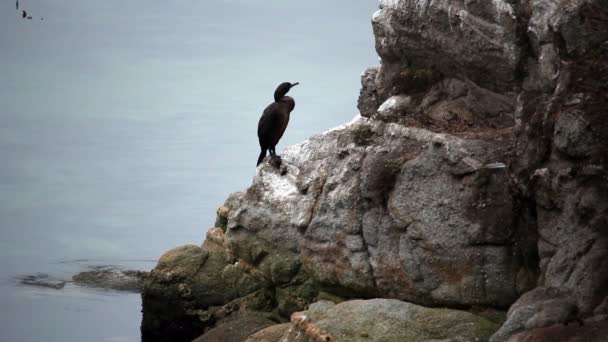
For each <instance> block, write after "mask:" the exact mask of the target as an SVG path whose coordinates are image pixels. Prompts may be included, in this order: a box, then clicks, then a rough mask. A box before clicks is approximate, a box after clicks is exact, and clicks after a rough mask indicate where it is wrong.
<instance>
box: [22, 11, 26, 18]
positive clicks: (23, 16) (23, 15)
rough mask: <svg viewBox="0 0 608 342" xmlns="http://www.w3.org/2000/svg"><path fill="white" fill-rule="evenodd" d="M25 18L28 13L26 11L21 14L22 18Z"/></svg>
mask: <svg viewBox="0 0 608 342" xmlns="http://www.w3.org/2000/svg"><path fill="white" fill-rule="evenodd" d="M25 17H27V12H26V11H23V12H21V18H24V19H25Z"/></svg>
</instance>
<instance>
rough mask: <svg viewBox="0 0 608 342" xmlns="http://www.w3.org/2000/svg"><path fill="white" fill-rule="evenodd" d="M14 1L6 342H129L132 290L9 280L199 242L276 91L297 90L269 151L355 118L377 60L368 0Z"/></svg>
mask: <svg viewBox="0 0 608 342" xmlns="http://www.w3.org/2000/svg"><path fill="white" fill-rule="evenodd" d="M19 5H20V9H19V12H18V11H17V10H16V8H15V2H14V1H12V0H10V1H2V2H1V3H0V342H13V341H15V342H28V341H48V342H53V341H58V342H59V341H61V342H71V341H89V342H91V341H92V342H95V341H108V342H123V341H138V340H139V339H140V335H139V324H140V320H141V300H140V297H139V295H137V294H127V293H120V292H114V291H104V290H94V289H88V288H81V287H78V286H75V285H73V284H71V283H68V284H67V286H66V287H65V288H63V289H62V290H54V289H47V288H39V287H31V286H25V285H21V284H19V281H18V277H20V276H23V275H29V274H36V273H46V274H49V275H50V276H51V277H54V278H57V279H65V280H69V279H71V277H72V275H74V274H75V273H77V272H79V271H83V270H87V269H88V268H89V267H91V266H95V265H115V266H119V267H123V268H126V269H141V270H149V269H151V268H152V267H154V264H155V261H156V260H157V259H158V258H159V256H160V255H161V254H162V253H163V252H165V251H167V250H169V249H170V248H172V247H175V246H178V245H183V244H192V243H193V244H200V243H201V242H202V241H203V239H204V235H205V232H206V230H207V229H208V228H209V227H211V226H212V225H213V222H214V218H215V211H216V209H217V207H219V206H220V205H222V203H223V201H224V200H225V198H226V197H227V196H228V194H229V193H231V192H233V191H239V190H243V189H245V188H246V187H247V186H248V185H249V184H250V183H251V179H252V177H253V175H254V174H255V162H256V159H257V156H258V153H259V150H258V142H257V136H256V128H257V121H258V119H259V116H260V114H261V112H262V110H263V109H264V107H265V106H266V105H267V104H269V103H270V102H271V101H272V94H273V92H274V89H275V87H276V86H277V85H278V84H279V83H280V82H282V81H291V82H295V81H299V82H300V84H301V85H300V86H298V87H296V88H294V89H293V90H292V92H291V93H290V95H291V96H293V97H294V98H295V100H296V108H295V111H294V112H293V113H292V117H291V121H290V124H289V127H288V128H287V132H286V134H285V136H284V137H283V139H282V141H281V142H280V144H279V146H278V147H277V152H278V153H279V154H280V151H281V150H282V149H283V148H285V147H286V146H288V145H292V144H295V143H298V142H301V141H303V140H304V139H306V138H307V137H308V136H310V135H313V134H316V133H320V132H322V131H324V130H326V129H328V128H331V127H333V126H336V125H339V124H341V123H344V122H347V121H349V120H350V119H351V118H352V117H353V116H354V115H355V114H356V113H357V109H356V100H357V96H358V93H359V87H360V85H359V82H360V75H361V73H362V72H363V70H364V69H365V68H366V67H367V66H370V65H375V64H377V56H376V53H375V51H374V39H373V34H372V28H371V16H372V14H373V12H374V11H375V10H376V8H377V1H376V0H357V1H353V0H333V1H322V0H307V1H284V0H206V1H200V0H199V1H194V0H174V1H160V0H146V1H144V0H130V1H124V0H104V1H92V0H53V1H43V0H21V1H20V3H19ZM21 10H26V11H27V14H28V15H30V16H31V17H32V19H31V20H28V19H22V18H21Z"/></svg>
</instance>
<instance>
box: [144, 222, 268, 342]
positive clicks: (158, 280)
mask: <svg viewBox="0 0 608 342" xmlns="http://www.w3.org/2000/svg"><path fill="white" fill-rule="evenodd" d="M218 230H219V231H216V232H214V231H210V233H209V234H208V237H207V239H206V240H205V242H204V243H203V246H202V247H199V246H194V245H190V246H183V247H178V248H175V249H173V250H171V251H169V252H167V253H165V255H163V256H162V257H161V258H160V260H159V262H158V265H157V266H156V268H155V269H154V270H152V272H150V275H149V276H148V277H146V279H145V281H144V287H143V292H142V302H143V307H144V310H143V320H142V327H141V330H142V338H143V339H144V340H145V341H166V340H175V341H181V340H192V339H194V338H195V337H197V336H200V335H201V334H202V333H204V332H205V331H206V330H208V329H210V328H212V327H213V326H214V325H215V324H216V323H217V322H219V321H221V320H223V319H225V318H227V317H230V316H231V315H232V314H233V313H234V312H239V311H241V310H251V311H257V310H264V309H267V310H268V311H270V310H271V303H272V295H271V294H269V293H267V291H265V290H264V289H263V286H262V282H261V281H260V280H258V279H256V278H255V277H253V276H251V275H250V274H249V273H248V272H247V270H246V269H245V268H243V267H241V266H239V265H238V264H232V263H229V259H228V255H227V254H226V251H225V249H224V247H223V246H222V245H220V244H219V243H218V241H220V240H218V239H217V238H213V236H214V233H216V234H219V232H221V229H218ZM167 303H171V304H170V305H169V306H167ZM247 336H248V335H247Z"/></svg>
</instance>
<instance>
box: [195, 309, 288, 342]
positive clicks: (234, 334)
mask: <svg viewBox="0 0 608 342" xmlns="http://www.w3.org/2000/svg"><path fill="white" fill-rule="evenodd" d="M275 324H276V322H275V321H272V320H270V319H268V318H267V317H264V315H261V314H255V313H248V314H246V315H243V316H239V317H237V318H233V319H230V320H228V321H225V322H223V323H221V324H219V325H217V326H216V327H215V328H213V329H211V330H209V331H208V332H206V333H205V334H204V335H202V336H200V337H199V338H197V339H195V340H194V341H193V342H218V341H226V342H230V341H234V342H237V341H245V339H247V338H248V337H249V335H252V334H254V333H256V332H258V331H259V330H262V329H264V328H266V327H269V326H272V325H275ZM248 340H249V339H248ZM267 341H270V340H267Z"/></svg>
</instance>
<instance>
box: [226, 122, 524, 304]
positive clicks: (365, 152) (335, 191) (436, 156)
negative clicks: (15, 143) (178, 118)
mask: <svg viewBox="0 0 608 342" xmlns="http://www.w3.org/2000/svg"><path fill="white" fill-rule="evenodd" d="M436 143H440V144H441V145H440V146H438V147H437V146H436ZM318 146H325V147H327V146H330V147H331V146H335V151H336V152H334V153H331V151H329V150H327V149H324V148H319V147H318ZM506 147H507V145H500V146H499V145H493V144H491V143H487V142H483V141H467V140H462V139H459V138H456V137H453V136H449V135H443V134H435V133H432V132H429V131H426V130H422V129H414V128H407V127H403V126H401V125H397V124H384V123H381V122H369V123H368V122H365V121H358V122H355V123H352V124H351V125H348V126H345V127H342V128H340V129H338V130H333V131H331V132H329V133H327V134H324V135H320V136H317V137H314V138H312V139H311V140H309V141H307V142H305V143H304V144H301V145H298V146H295V147H291V148H289V149H288V150H286V151H285V153H284V154H283V159H284V163H286V165H287V169H288V170H289V171H288V173H287V174H286V175H281V174H279V173H277V172H276V171H275V170H274V169H272V168H270V167H267V166H264V167H262V168H261V169H260V172H259V173H258V174H257V175H256V177H255V178H254V184H253V185H252V186H251V187H250V188H249V189H248V190H247V192H245V193H239V194H235V195H233V197H232V199H231V200H230V201H229V202H230V203H231V205H232V206H233V208H232V209H231V214H230V216H229V220H228V230H227V232H226V241H227V245H228V246H229V248H230V250H231V251H232V253H233V254H234V256H235V257H237V258H239V259H242V260H244V261H246V262H248V263H250V264H252V265H254V266H255V267H256V268H257V269H258V270H260V271H261V272H263V273H265V274H266V277H267V278H270V279H274V280H275V284H281V283H285V282H288V279H289V278H290V276H289V274H290V273H294V271H290V272H287V273H284V274H285V275H286V276H287V277H286V278H285V279H282V280H278V277H276V276H275V275H273V274H272V272H273V269H274V268H273V267H274V266H273V265H277V264H278V263H279V262H280V263H287V264H289V263H291V264H293V265H294V267H296V265H299V263H300V260H301V265H302V266H303V267H304V271H305V273H306V274H307V275H309V276H310V277H312V279H313V280H314V281H315V282H317V283H319V284H320V285H321V287H323V288H326V289H330V290H331V291H330V292H333V293H335V294H337V295H339V296H343V297H352V296H364V297H367V296H376V295H379V294H381V293H382V294H383V296H386V297H393V298H398V299H402V300H408V301H413V302H417V303H423V304H433V305H475V304H480V305H493V306H507V305H509V304H510V303H511V302H512V301H514V300H515V298H517V295H518V290H517V286H516V285H517V284H516V283H515V279H516V275H517V274H518V272H520V270H521V269H522V268H523V267H524V266H523V265H522V264H518V263H517V262H516V261H515V260H516V259H513V257H512V256H513V255H514V254H515V255H517V254H518V253H519V252H518V250H517V249H515V248H513V247H512V245H511V240H510V236H511V235H512V234H513V231H514V229H515V223H514V221H513V220H512V219H511V213H512V210H513V199H512V198H511V197H510V196H509V194H508V193H509V192H508V189H507V187H506V186H507V179H508V174H507V173H506V172H504V171H501V170H502V169H496V170H494V169H487V170H485V169H484V171H483V172H478V171H479V170H480V169H481V167H482V165H484V164H487V163H489V162H491V161H495V160H497V159H499V160H502V159H504V158H502V157H500V156H503V154H504V149H505V148H506ZM301 156H307V159H306V160H301V159H300V157H301ZM473 156H474V157H473ZM412 222H415V223H414V224H412ZM269 251H272V252H269ZM435 251H436V252H435ZM448 265H450V266H448ZM453 265H458V267H454V266H453ZM297 267H299V266H297ZM282 268H283V269H285V270H288V269H291V267H282ZM293 270H297V268H293ZM302 280H304V278H303V279H302ZM297 284H298V285H300V284H302V282H297ZM278 293H279V294H280V291H279V292H278ZM309 299H310V296H308V298H307V299H304V301H302V302H301V303H305V302H306V300H309Z"/></svg>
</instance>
